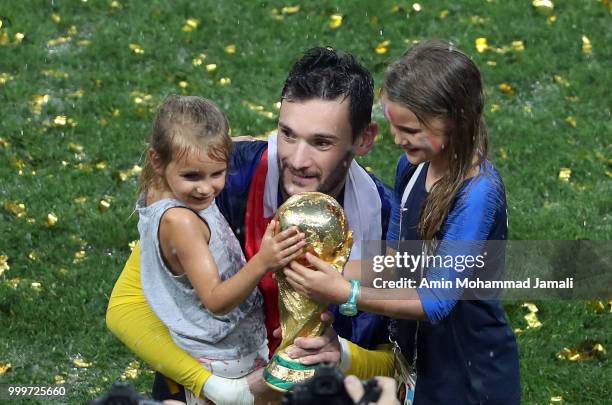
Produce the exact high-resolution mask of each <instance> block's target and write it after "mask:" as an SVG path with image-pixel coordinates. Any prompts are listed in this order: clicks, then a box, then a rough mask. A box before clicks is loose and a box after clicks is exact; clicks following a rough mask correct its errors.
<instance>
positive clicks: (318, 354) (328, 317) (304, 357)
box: [287, 311, 342, 365]
mask: <svg viewBox="0 0 612 405" xmlns="http://www.w3.org/2000/svg"><path fill="white" fill-rule="evenodd" d="M333 320H334V317H333V315H332V313H331V312H329V311H325V312H323V313H322V314H321V321H323V322H324V323H327V324H328V326H327V328H326V329H325V332H324V333H323V335H321V336H319V337H313V338H305V337H300V338H297V339H295V341H294V342H293V344H294V345H295V347H293V348H291V349H290V350H289V351H288V352H287V354H288V355H289V357H291V358H292V359H300V363H302V364H305V365H310V364H317V363H322V362H329V363H333V364H338V362H339V361H340V352H341V350H342V349H341V348H340V342H339V341H338V335H337V334H336V332H335V331H334V329H333V328H332V327H331V323H332V322H333Z"/></svg>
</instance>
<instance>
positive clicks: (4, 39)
mask: <svg viewBox="0 0 612 405" xmlns="http://www.w3.org/2000/svg"><path fill="white" fill-rule="evenodd" d="M10 40H11V39H10V38H9V35H8V33H6V32H4V31H1V32H0V45H6V44H8V43H9V41H10Z"/></svg>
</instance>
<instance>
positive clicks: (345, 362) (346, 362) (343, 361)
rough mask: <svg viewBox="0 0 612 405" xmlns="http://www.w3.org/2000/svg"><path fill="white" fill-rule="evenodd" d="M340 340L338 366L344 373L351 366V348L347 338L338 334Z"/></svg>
mask: <svg viewBox="0 0 612 405" xmlns="http://www.w3.org/2000/svg"><path fill="white" fill-rule="evenodd" d="M338 341H339V342H340V362H339V363H338V368H339V369H340V371H342V372H343V373H346V372H347V371H348V369H349V368H351V350H350V349H349V345H348V341H347V340H346V339H345V338H342V337H340V336H338Z"/></svg>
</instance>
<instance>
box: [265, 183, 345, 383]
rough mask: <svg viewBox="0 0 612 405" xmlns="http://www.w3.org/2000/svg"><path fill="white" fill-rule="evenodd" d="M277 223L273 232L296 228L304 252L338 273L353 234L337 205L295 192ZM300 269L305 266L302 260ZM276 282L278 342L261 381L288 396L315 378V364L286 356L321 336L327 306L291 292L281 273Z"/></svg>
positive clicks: (324, 197) (329, 199) (323, 196)
mask: <svg viewBox="0 0 612 405" xmlns="http://www.w3.org/2000/svg"><path fill="white" fill-rule="evenodd" d="M276 218H277V220H278V222H279V229H278V232H280V231H283V230H285V229H288V228H289V227H291V226H297V227H298V228H299V230H300V232H303V233H304V234H305V235H306V242H307V249H306V250H307V251H309V252H311V253H313V254H315V255H317V256H318V257H320V258H321V259H323V260H325V261H326V262H328V263H330V264H331V265H333V266H334V267H335V268H336V269H338V271H342V269H343V268H344V265H345V264H346V261H347V260H348V256H349V254H350V249H351V245H352V234H351V231H350V230H349V229H348V224H347V222H346V217H345V215H344V210H343V209H342V207H341V206H340V204H338V202H337V201H336V200H334V199H333V198H332V197H330V196H328V195H327V194H322V193H318V192H308V193H299V194H296V195H294V196H292V197H290V198H289V199H287V201H286V202H285V203H284V204H283V205H282V206H281V207H280V208H279V209H278V211H277V214H276ZM302 264H305V265H307V264H308V263H305V262H304V261H302ZM313 271H315V270H313ZM276 281H277V283H278V291H279V294H278V304H279V310H280V324H281V332H282V341H281V343H280V345H279V347H278V349H277V351H276V353H275V354H274V356H272V359H271V360H270V363H269V364H268V365H267V366H266V369H265V370H264V381H265V382H266V384H268V385H269V386H270V387H271V388H273V389H275V390H277V391H287V390H290V389H291V388H292V387H293V385H295V384H296V383H298V382H301V381H304V380H307V379H308V378H310V377H312V376H313V375H314V372H315V368H316V365H310V366H308V365H304V364H302V363H300V362H299V361H296V360H294V359H291V358H290V357H289V355H288V354H287V351H288V349H290V347H291V346H292V345H293V341H294V340H295V339H296V338H298V337H317V336H321V335H322V334H323V332H324V331H325V327H326V325H325V324H324V323H323V322H322V321H321V312H322V311H324V310H325V309H326V308H327V306H326V305H325V304H319V303H317V302H314V301H311V300H309V299H308V298H306V297H304V296H302V295H300V294H299V293H298V292H296V291H295V290H293V288H291V286H290V285H289V283H288V282H287V280H286V278H285V275H284V274H283V273H282V271H281V272H277V274H276Z"/></svg>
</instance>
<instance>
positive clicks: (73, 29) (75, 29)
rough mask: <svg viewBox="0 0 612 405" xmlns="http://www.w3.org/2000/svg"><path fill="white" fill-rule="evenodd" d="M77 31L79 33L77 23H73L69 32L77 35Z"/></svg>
mask: <svg viewBox="0 0 612 405" xmlns="http://www.w3.org/2000/svg"><path fill="white" fill-rule="evenodd" d="M76 33H77V27H76V26H75V25H71V26H70V28H68V34H70V35H76Z"/></svg>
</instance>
